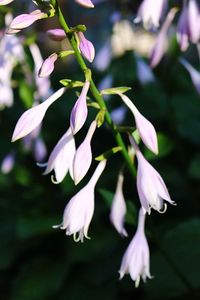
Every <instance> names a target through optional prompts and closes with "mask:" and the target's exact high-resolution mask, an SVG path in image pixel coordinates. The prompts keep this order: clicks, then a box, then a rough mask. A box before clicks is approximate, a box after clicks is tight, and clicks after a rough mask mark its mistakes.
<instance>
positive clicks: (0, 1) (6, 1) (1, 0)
mask: <svg viewBox="0 0 200 300" xmlns="http://www.w3.org/2000/svg"><path fill="white" fill-rule="evenodd" d="M13 1H14V0H0V6H1V5H6V4H9V3H11V2H13Z"/></svg>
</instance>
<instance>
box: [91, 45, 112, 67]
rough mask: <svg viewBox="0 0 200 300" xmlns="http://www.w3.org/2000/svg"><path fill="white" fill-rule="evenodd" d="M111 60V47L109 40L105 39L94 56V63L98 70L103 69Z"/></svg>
mask: <svg viewBox="0 0 200 300" xmlns="http://www.w3.org/2000/svg"><path fill="white" fill-rule="evenodd" d="M111 60H112V49H111V45H110V42H109V41H107V42H106V43H105V44H104V45H103V46H102V47H101V49H100V50H99V51H98V53H97V55H96V56H95V60H94V65H95V67H96V68H97V70H99V71H102V72H103V71H105V70H106V69H107V68H108V66H109V65H110V62H111Z"/></svg>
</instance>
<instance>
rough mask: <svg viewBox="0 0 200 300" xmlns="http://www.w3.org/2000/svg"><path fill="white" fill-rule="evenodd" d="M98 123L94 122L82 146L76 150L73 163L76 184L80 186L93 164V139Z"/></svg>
mask: <svg viewBox="0 0 200 300" xmlns="http://www.w3.org/2000/svg"><path fill="white" fill-rule="evenodd" d="M96 126H97V123H96V121H93V122H92V123H91V125H90V128H89V130H88V133H87V135H86V137H85V139H84V141H83V142H82V144H81V145H80V146H79V147H78V149H77V150H76V154H75V157H74V162H73V175H74V183H75V184H78V183H79V182H80V181H81V180H82V179H83V177H84V176H85V175H86V174H87V171H88V170H89V168H90V165H91V163H92V151H91V139H92V136H93V134H94V132H95V129H96Z"/></svg>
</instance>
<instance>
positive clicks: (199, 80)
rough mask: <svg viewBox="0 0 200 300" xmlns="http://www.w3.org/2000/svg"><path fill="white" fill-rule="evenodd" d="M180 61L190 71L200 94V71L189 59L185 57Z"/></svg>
mask: <svg viewBox="0 0 200 300" xmlns="http://www.w3.org/2000/svg"><path fill="white" fill-rule="evenodd" d="M180 63H181V64H182V65H183V66H184V67H185V68H186V70H187V71H188V72H189V74H190V77H191V79H192V82H193V85H194V87H195V88H196V90H197V93H198V94H200V72H199V71H197V70H196V69H195V68H194V67H193V66H192V65H191V64H190V63H189V62H188V61H186V60H185V59H184V58H181V59H180Z"/></svg>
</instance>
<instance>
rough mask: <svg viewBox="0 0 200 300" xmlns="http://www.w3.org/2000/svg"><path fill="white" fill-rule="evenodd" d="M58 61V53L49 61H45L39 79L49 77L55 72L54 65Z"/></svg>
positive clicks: (51, 56) (50, 57) (52, 55)
mask: <svg viewBox="0 0 200 300" xmlns="http://www.w3.org/2000/svg"><path fill="white" fill-rule="evenodd" d="M57 59H58V55H57V53H53V54H51V55H50V56H49V57H48V58H47V59H45V61H44V62H43V64H42V66H41V68H40V70H39V77H47V76H49V75H50V74H51V73H52V72H53V70H54V64H55V62H56V60H57Z"/></svg>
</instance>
